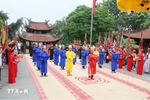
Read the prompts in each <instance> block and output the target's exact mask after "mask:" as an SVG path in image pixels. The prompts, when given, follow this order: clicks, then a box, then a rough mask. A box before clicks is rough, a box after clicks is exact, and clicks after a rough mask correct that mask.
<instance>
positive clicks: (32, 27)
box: [18, 19, 60, 53]
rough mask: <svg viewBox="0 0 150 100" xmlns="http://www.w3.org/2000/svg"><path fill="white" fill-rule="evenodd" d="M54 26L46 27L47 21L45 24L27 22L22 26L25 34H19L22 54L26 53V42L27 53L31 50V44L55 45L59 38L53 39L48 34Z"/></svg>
mask: <svg viewBox="0 0 150 100" xmlns="http://www.w3.org/2000/svg"><path fill="white" fill-rule="evenodd" d="M54 27H55V25H52V26H51V27H50V26H49V25H48V21H45V22H33V21H31V19H30V20H28V24H27V23H26V25H25V26H24V28H25V30H26V32H23V33H22V34H19V35H18V36H19V39H20V40H21V41H22V42H23V52H24V53H26V49H27V42H29V52H30V50H32V49H31V48H32V44H33V43H35V42H36V43H43V44H50V43H52V44H56V43H57V42H58V41H59V40H60V38H57V37H54V36H53V35H51V34H50V32H51V31H52V29H53V28H54Z"/></svg>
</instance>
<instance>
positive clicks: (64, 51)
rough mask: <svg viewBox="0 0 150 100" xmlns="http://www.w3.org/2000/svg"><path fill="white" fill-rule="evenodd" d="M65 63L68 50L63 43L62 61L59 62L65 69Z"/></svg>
mask: <svg viewBox="0 0 150 100" xmlns="http://www.w3.org/2000/svg"><path fill="white" fill-rule="evenodd" d="M65 63H66V50H65V46H64V45H62V49H61V50H60V63H59V65H60V67H61V69H62V70H64V67H65Z"/></svg>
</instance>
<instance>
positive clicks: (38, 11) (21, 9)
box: [0, 0, 103, 24]
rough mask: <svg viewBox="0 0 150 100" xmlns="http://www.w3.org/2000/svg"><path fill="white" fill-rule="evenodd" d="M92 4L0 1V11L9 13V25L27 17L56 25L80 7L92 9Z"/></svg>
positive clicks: (59, 0)
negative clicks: (84, 6)
mask: <svg viewBox="0 0 150 100" xmlns="http://www.w3.org/2000/svg"><path fill="white" fill-rule="evenodd" d="M102 1H103V0H97V2H102ZM92 2H93V0H0V10H3V11H4V12H6V13H8V16H9V20H8V22H9V23H11V22H16V21H17V19H18V18H21V17H25V18H29V19H30V18H31V19H32V21H37V22H44V21H45V20H50V23H52V24H54V23H55V21H56V20H61V19H62V18H63V17H65V16H67V15H68V14H69V13H70V12H72V11H73V10H74V9H75V8H76V7H77V6H79V5H87V6H89V7H92Z"/></svg>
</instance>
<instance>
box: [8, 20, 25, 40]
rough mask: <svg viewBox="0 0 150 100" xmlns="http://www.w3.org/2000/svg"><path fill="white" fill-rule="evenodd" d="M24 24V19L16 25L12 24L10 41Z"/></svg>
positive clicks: (9, 27) (9, 28)
mask: <svg viewBox="0 0 150 100" xmlns="http://www.w3.org/2000/svg"><path fill="white" fill-rule="evenodd" d="M22 24H23V19H22V18H21V19H18V20H17V21H16V22H15V23H14V22H13V23H11V24H10V25H9V26H8V33H9V39H11V40H12V39H13V38H14V36H15V35H16V34H17V31H18V30H19V28H20V27H21V26H22Z"/></svg>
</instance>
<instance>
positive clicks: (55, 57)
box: [53, 45, 59, 65]
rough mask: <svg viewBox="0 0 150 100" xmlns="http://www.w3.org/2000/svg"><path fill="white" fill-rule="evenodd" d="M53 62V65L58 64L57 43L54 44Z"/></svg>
mask: <svg viewBox="0 0 150 100" xmlns="http://www.w3.org/2000/svg"><path fill="white" fill-rule="evenodd" d="M53 52H54V64H55V65H58V63H59V49H58V45H56V46H55V49H54V51H53Z"/></svg>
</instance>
